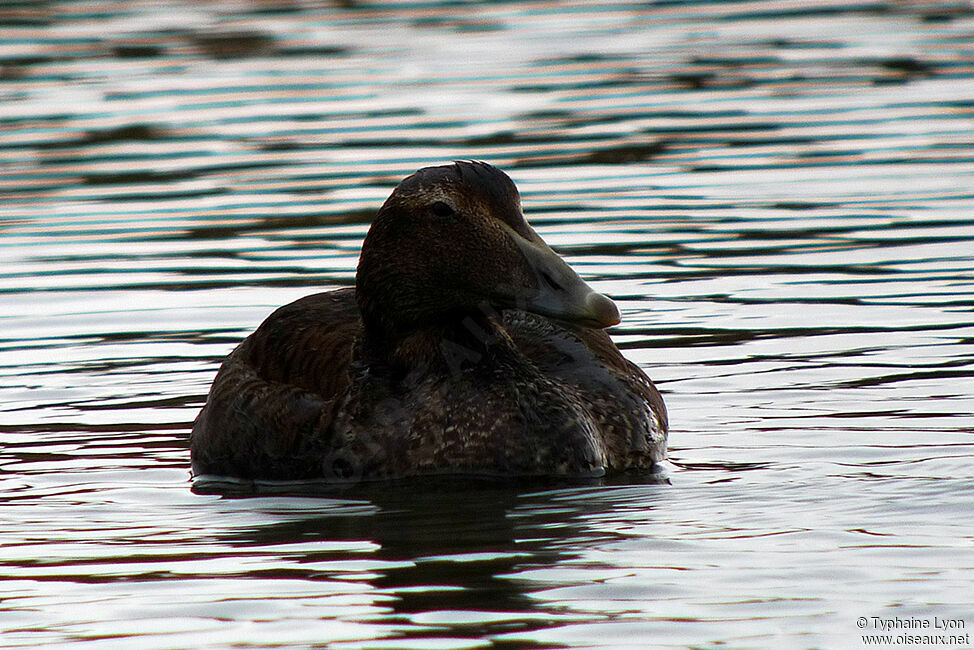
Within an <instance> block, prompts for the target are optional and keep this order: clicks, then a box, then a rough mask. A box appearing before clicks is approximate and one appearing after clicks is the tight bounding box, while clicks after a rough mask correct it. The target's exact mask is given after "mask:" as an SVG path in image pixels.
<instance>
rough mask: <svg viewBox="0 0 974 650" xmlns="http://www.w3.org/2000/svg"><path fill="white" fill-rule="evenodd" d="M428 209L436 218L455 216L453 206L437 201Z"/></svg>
mask: <svg viewBox="0 0 974 650" xmlns="http://www.w3.org/2000/svg"><path fill="white" fill-rule="evenodd" d="M430 209H432V210H433V214H435V215H436V216H438V217H450V216H453V215H454V214H455V211H454V209H453V206H452V205H450V204H449V203H446V202H444V201H437V202H436V203H434V204H433V205H431V206H430Z"/></svg>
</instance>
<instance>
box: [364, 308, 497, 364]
mask: <svg viewBox="0 0 974 650" xmlns="http://www.w3.org/2000/svg"><path fill="white" fill-rule="evenodd" d="M364 316H365V315H364V314H363V317H364ZM363 321H364V322H365V329H364V336H363V341H362V352H363V354H364V355H366V356H367V357H369V358H371V359H374V360H378V361H381V362H383V363H384V364H387V365H388V366H390V367H392V368H396V369H399V370H402V371H406V372H408V371H409V370H412V369H416V368H421V367H438V368H440V369H441V370H445V371H448V372H458V371H462V370H464V369H466V368H470V367H474V366H479V365H482V364H484V363H490V362H492V361H497V360H499V359H500V358H503V357H505V356H506V355H508V354H509V353H510V352H511V351H512V350H513V349H514V344H513V342H512V341H511V338H510V336H509V335H508V334H507V331H506V330H505V329H504V327H503V325H501V323H500V315H499V314H497V313H495V312H493V311H492V310H490V309H489V308H487V309H484V310H479V309H477V310H471V311H469V312H461V311H456V312H450V313H446V314H440V315H439V317H437V318H435V319H432V320H429V321H426V322H424V323H413V324H411V326H409V327H404V326H403V325H404V324H403V323H399V322H395V321H389V320H386V319H369V318H367V317H364V318H363ZM370 321H371V322H370Z"/></svg>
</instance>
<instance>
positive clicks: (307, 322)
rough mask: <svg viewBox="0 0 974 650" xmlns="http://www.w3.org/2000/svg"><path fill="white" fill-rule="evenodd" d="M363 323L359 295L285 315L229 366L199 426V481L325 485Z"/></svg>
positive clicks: (328, 297) (313, 302) (195, 453)
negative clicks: (334, 427) (321, 480)
mask: <svg viewBox="0 0 974 650" xmlns="http://www.w3.org/2000/svg"><path fill="white" fill-rule="evenodd" d="M361 327H362V325H361V321H360V319H359V312H358V307H357V306H356V303H355V290H354V289H341V290H338V291H331V292H328V293H319V294H315V295H311V296H307V297H305V298H302V299H300V300H297V301H295V302H293V303H291V304H289V305H285V306H284V307H281V308H280V309H278V310H277V311H275V312H274V313H273V314H271V315H270V316H269V317H268V318H267V320H265V321H264V322H263V324H261V326H260V327H259V328H258V329H257V331H255V332H254V333H253V334H251V335H250V336H249V337H248V338H247V339H245V340H244V342H243V343H241V344H240V345H239V346H238V347H237V348H236V349H235V350H234V351H233V352H232V353H230V355H229V356H228V357H227V358H226V360H224V362H223V365H222V366H221V368H220V371H219V372H218V373H217V376H216V379H214V381H213V386H212V387H211V388H210V394H209V396H208V397H207V400H206V405H205V406H204V407H203V410H202V411H201V412H200V414H199V416H198V417H197V419H196V422H195V423H194V425H193V433H192V435H191V447H192V458H193V472H194V474H197V475H198V474H211V475H219V476H235V477H239V478H260V479H288V480H297V479H305V478H316V477H320V476H321V475H322V473H323V470H322V468H321V467H320V463H321V459H322V458H323V457H324V455H325V452H324V451H323V450H324V449H325V448H327V446H328V443H329V440H328V433H329V431H330V430H331V424H332V421H333V419H334V417H335V412H336V409H337V407H338V404H339V403H340V402H341V399H342V397H343V396H344V394H345V392H346V390H347V388H348V385H349V376H348V372H349V364H350V363H351V359H352V351H353V348H354V346H355V342H356V341H357V339H358V338H359V336H360V333H361Z"/></svg>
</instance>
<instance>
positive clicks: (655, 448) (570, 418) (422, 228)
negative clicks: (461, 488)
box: [192, 162, 667, 481]
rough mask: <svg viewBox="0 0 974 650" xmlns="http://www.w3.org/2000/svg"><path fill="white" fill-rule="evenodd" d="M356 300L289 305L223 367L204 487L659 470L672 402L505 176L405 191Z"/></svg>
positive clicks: (454, 175) (425, 182)
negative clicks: (628, 352)
mask: <svg viewBox="0 0 974 650" xmlns="http://www.w3.org/2000/svg"><path fill="white" fill-rule="evenodd" d="M355 285H356V286H355V288H354V289H340V290H337V291H332V292H328V293H319V294H315V295H312V296H308V297H306V298H302V299H301V300H298V301H296V302H293V303H291V304H289V305H285V306H284V307H281V308H280V309H278V310H277V311H275V312H274V313H273V314H271V316H270V317H268V319H267V320H266V321H264V323H263V324H262V325H261V326H260V327H259V328H258V329H257V331H256V332H254V333H253V334H252V335H251V336H250V337H248V338H247V339H246V340H245V341H244V342H243V343H241V344H240V346H239V347H237V349H236V350H234V351H233V352H232V353H231V354H230V356H228V357H227V359H226V360H225V361H224V362H223V366H222V367H221V368H220V372H219V373H218V374H217V377H216V379H215V380H214V382H213V386H212V388H211V389H210V394H209V397H208V398H207V402H206V406H204V407H203V410H202V411H201V412H200V415H199V417H198V418H197V420H196V423H195V424H194V426H193V434H192V457H193V471H194V472H195V473H196V474H210V475H214V474H215V475H222V476H233V477H240V478H255V479H280V480H304V479H325V480H333V481H352V480H359V479H378V478H393V477H402V476H413V475H426V474H483V475H500V476H597V475H601V474H603V473H605V472H608V471H613V470H623V469H628V468H640V469H650V468H652V467H653V465H654V463H655V462H656V461H658V460H660V459H661V458H662V457H663V456H664V455H665V451H666V434H667V422H666V408H665V407H664V405H663V400H662V398H661V397H660V395H659V392H657V390H656V388H655V387H654V386H653V384H652V382H650V380H649V379H648V378H647V377H646V375H644V374H643V373H642V371H641V370H639V368H638V367H636V366H635V365H634V364H632V363H630V362H629V361H627V360H626V359H625V358H623V356H622V355H621V354H620V352H619V350H618V348H616V346H615V345H614V344H613V343H612V341H611V340H610V339H609V336H608V335H607V334H606V333H605V331H604V330H603V329H602V328H605V327H608V326H610V325H614V324H616V323H618V322H619V312H618V310H617V309H616V307H615V304H614V303H613V302H612V301H611V300H609V299H608V298H607V297H605V296H603V295H602V294H599V293H596V292H595V291H593V290H592V289H591V288H590V287H589V286H588V285H587V284H585V282H583V281H582V279H581V278H580V277H578V275H576V274H575V272H574V271H572V270H571V268H569V266H568V265H567V264H565V262H564V261H562V259H561V258H560V257H558V255H557V254H556V253H555V252H554V251H552V250H551V249H550V248H548V246H547V245H546V244H545V243H544V241H542V240H541V238H540V237H539V236H538V234H537V233H535V232H534V230H533V229H532V228H531V227H530V226H528V224H527V223H526V222H525V220H524V215H523V214H522V212H521V205H520V197H519V195H518V192H517V188H516V187H515V186H514V183H513V182H512V181H511V179H510V178H508V177H507V176H506V175H505V174H504V173H503V172H501V171H499V170H497V169H495V168H494V167H491V166H490V165H487V164H484V163H471V162H458V163H456V164H453V165H446V166H442V167H429V168H426V169H422V170H420V171H418V172H416V173H415V174H413V175H412V176H410V177H408V178H406V179H405V180H404V181H402V183H400V184H399V186H398V187H397V188H396V189H395V191H394V192H393V193H392V195H391V196H390V197H389V199H388V200H387V201H386V202H385V204H384V205H383V206H382V208H381V209H380V210H379V213H378V214H377V215H376V217H375V221H374V223H373V224H372V228H371V229H370V231H369V234H368V236H367V237H366V238H365V242H364V244H363V246H362V254H361V258H360V260H359V266H358V273H357V275H356V280H355Z"/></svg>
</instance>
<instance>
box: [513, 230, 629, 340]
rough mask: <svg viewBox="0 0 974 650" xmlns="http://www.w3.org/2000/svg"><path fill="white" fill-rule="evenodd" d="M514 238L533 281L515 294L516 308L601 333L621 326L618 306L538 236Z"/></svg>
mask: <svg viewBox="0 0 974 650" xmlns="http://www.w3.org/2000/svg"><path fill="white" fill-rule="evenodd" d="M532 234H534V233H532ZM511 236H512V237H513V239H514V241H515V242H516V243H517V246H518V249H519V250H520V251H521V253H522V254H523V256H524V261H525V262H526V264H527V270H528V273H529V275H531V276H533V280H534V281H533V282H532V283H531V284H532V285H533V286H531V287H526V288H523V289H519V290H517V291H516V292H515V293H516V295H515V296H514V306H515V307H516V308H518V309H523V310H524V311H529V312H532V313H535V314H539V315H541V316H547V317H549V318H557V319H560V320H565V321H569V322H572V323H577V324H579V325H584V326H586V327H596V328H600V329H601V328H605V327H611V326H612V325H616V324H618V323H619V320H620V318H619V309H618V308H617V307H616V305H615V303H614V302H612V300H611V299H610V298H609V297H607V296H605V295H603V294H601V293H599V292H597V291H595V290H594V289H592V287H590V286H588V284H586V283H585V281H584V280H582V278H580V277H579V276H578V274H577V273H575V271H573V270H572V268H571V267H570V266H568V264H566V263H565V261H564V260H563V259H561V257H559V256H558V254H557V253H556V252H554V251H553V250H551V248H550V247H549V246H548V245H547V244H545V243H544V241H543V240H542V239H541V238H540V237H539V236H537V235H536V234H535V235H534V238H535V240H534V241H529V240H526V239H524V238H523V237H521V236H519V235H517V234H516V233H513V232H512V233H511Z"/></svg>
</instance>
